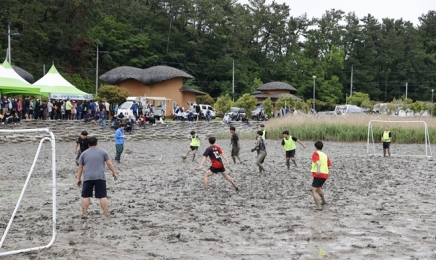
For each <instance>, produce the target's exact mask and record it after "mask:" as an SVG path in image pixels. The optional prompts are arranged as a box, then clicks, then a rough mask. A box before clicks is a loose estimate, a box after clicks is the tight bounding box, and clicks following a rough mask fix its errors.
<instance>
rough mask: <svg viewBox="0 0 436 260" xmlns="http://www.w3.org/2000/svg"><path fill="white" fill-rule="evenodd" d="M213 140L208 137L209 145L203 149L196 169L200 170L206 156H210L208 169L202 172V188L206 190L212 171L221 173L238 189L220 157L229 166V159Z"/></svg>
mask: <svg viewBox="0 0 436 260" xmlns="http://www.w3.org/2000/svg"><path fill="white" fill-rule="evenodd" d="M215 141H216V138H215V137H209V147H208V148H207V149H206V151H204V154H203V160H202V161H201V163H200V166H199V167H198V170H199V171H201V169H202V168H203V164H204V163H205V162H206V159H207V157H209V158H210V161H211V163H212V165H211V166H210V168H209V170H207V171H206V174H204V188H205V189H206V190H207V186H208V183H209V178H210V177H211V176H212V175H213V174H214V173H221V174H222V175H223V177H224V178H226V180H228V181H229V182H230V183H231V184H232V185H233V187H235V190H236V191H239V188H238V187H237V186H236V184H235V182H234V181H233V179H232V177H230V176H229V175H228V174H227V173H226V169H225V168H224V163H223V160H222V159H221V157H223V158H224V159H225V160H226V163H227V166H229V160H227V157H226V155H225V154H224V152H223V150H222V149H221V147H219V146H218V145H215Z"/></svg>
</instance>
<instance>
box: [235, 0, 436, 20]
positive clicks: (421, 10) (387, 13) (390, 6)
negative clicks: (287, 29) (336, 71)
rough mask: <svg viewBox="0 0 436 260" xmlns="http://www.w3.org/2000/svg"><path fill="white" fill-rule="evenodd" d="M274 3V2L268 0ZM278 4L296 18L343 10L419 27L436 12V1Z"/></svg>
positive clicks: (307, 0) (303, 0) (280, 0)
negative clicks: (426, 16)
mask: <svg viewBox="0 0 436 260" xmlns="http://www.w3.org/2000/svg"><path fill="white" fill-rule="evenodd" d="M238 2H239V3H241V4H248V0H238ZM266 2H267V3H268V4H269V3H272V0H266ZM275 2H276V3H279V4H282V3H286V5H288V6H289V7H290V8H291V15H292V16H294V17H297V16H300V15H302V14H304V13H307V17H308V18H309V19H310V18H312V17H317V18H321V17H322V15H323V14H324V13H325V11H326V10H330V9H336V10H342V11H344V12H345V13H346V14H347V13H349V12H355V13H356V15H357V17H359V18H363V17H364V16H366V15H367V14H368V13H369V14H371V15H373V16H374V17H376V18H377V19H378V20H379V21H381V19H382V18H386V17H388V18H394V19H400V18H403V20H406V21H410V22H412V23H413V24H414V25H418V24H419V21H418V17H420V16H421V15H422V14H427V13H428V11H430V10H436V0H412V1H398V0H366V1H356V0H299V1H297V0H275Z"/></svg>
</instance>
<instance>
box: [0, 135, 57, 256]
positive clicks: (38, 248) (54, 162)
mask: <svg viewBox="0 0 436 260" xmlns="http://www.w3.org/2000/svg"><path fill="white" fill-rule="evenodd" d="M35 132H44V133H48V134H49V135H50V137H43V138H42V139H41V141H40V142H39V146H38V150H37V152H36V154H35V158H34V159H33V163H32V166H31V167H30V170H29V173H28V174H27V179H26V182H25V183H24V186H23V189H22V190H21V194H20V197H19V198H18V202H17V205H16V206H15V209H14V211H13V213H12V216H11V219H10V220H9V223H8V225H7V227H6V230H5V232H4V233H3V236H2V238H1V240H0V249H1V248H2V246H3V243H4V241H5V239H6V236H7V234H8V232H9V229H10V228H11V226H12V222H13V220H14V218H15V214H16V213H17V211H18V208H19V207H20V203H21V200H22V199H23V196H24V193H25V191H26V188H27V185H28V184H29V181H30V177H31V176H32V173H33V170H34V168H35V165H36V162H37V160H38V156H39V153H40V151H41V147H42V144H43V143H44V141H47V140H48V141H50V143H51V154H52V163H51V172H52V192H53V194H52V199H53V203H52V204H53V205H52V215H53V216H52V218H53V220H52V238H51V240H50V242H49V243H48V244H47V245H45V246H38V247H32V248H25V249H19V250H13V251H7V252H0V257H1V256H7V255H14V254H18V253H24V252H30V251H35V250H42V249H46V248H49V247H51V246H52V245H53V243H54V241H55V239H56V146H55V136H54V134H53V132H52V131H50V130H49V129H48V128H37V129H17V130H3V129H1V130H0V133H35Z"/></svg>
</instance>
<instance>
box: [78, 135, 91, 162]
mask: <svg viewBox="0 0 436 260" xmlns="http://www.w3.org/2000/svg"><path fill="white" fill-rule="evenodd" d="M88 143H89V142H88V132H86V131H82V132H81V133H80V137H79V138H77V140H76V148H75V149H74V153H75V154H76V164H77V166H79V157H80V155H81V154H82V153H83V152H84V151H86V149H88V148H89V144H88ZM77 148H80V149H79V150H77Z"/></svg>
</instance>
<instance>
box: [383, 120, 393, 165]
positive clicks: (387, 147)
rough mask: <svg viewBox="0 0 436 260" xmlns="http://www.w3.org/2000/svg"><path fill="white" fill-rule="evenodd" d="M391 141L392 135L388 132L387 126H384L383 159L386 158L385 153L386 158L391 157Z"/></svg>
mask: <svg viewBox="0 0 436 260" xmlns="http://www.w3.org/2000/svg"><path fill="white" fill-rule="evenodd" d="M391 141H392V133H391V131H389V126H386V127H385V131H384V132H383V136H382V142H383V157H386V152H387V154H388V156H389V157H391Z"/></svg>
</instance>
